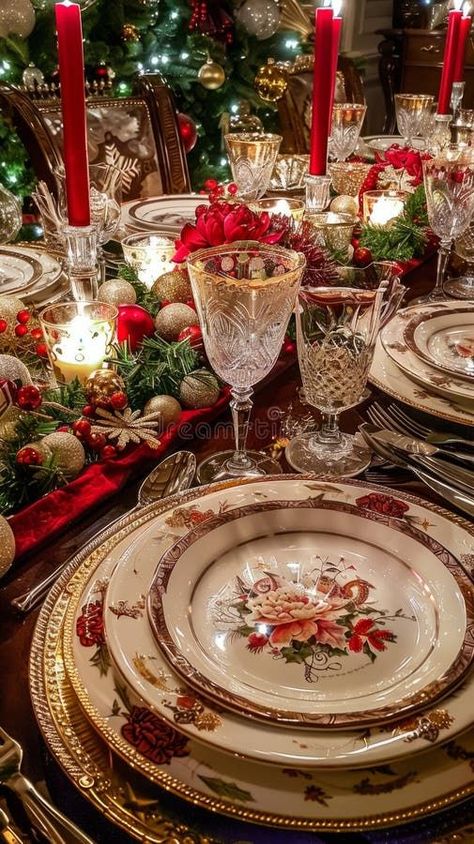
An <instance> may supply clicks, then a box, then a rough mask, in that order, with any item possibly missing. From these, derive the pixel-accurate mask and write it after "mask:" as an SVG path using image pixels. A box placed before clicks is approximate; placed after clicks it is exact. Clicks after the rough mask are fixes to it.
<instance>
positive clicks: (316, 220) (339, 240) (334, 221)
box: [305, 211, 355, 255]
mask: <svg viewBox="0 0 474 844" xmlns="http://www.w3.org/2000/svg"><path fill="white" fill-rule="evenodd" d="M305 219H306V220H309V222H310V223H311V224H312V225H313V226H314V228H315V229H317V231H318V234H319V236H320V237H319V239H320V242H321V245H322V246H325V247H326V248H327V249H329V250H330V251H331V252H339V253H341V254H343V255H347V254H348V252H349V246H350V245H351V240H352V234H353V231H354V226H355V219H354V217H352V216H351V215H350V214H336V213H335V212H334V211H327V212H323V213H319V214H306V217H305Z"/></svg>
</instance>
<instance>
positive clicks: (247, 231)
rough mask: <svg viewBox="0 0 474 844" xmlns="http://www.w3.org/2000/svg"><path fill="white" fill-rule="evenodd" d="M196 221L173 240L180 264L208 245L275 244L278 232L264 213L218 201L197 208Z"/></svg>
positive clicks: (174, 258)
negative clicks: (254, 242) (252, 242)
mask: <svg viewBox="0 0 474 844" xmlns="http://www.w3.org/2000/svg"><path fill="white" fill-rule="evenodd" d="M195 213H196V222H195V223H186V225H185V226H184V227H183V229H182V231H181V236H180V238H179V239H178V240H177V241H176V252H175V255H174V257H173V261H175V262H176V263H177V264H180V263H182V262H183V261H184V260H185V259H186V258H187V257H188V255H189V254H190V253H191V252H196V250H198V249H206V248H208V247H210V246H222V245H223V244H225V243H235V241H237V240H256V241H258V242H259V243H278V242H279V241H280V239H281V237H282V233H281V232H280V231H274V230H273V229H272V219H271V217H270V214H267V213H266V212H265V211H264V212H262V213H261V214H255V213H254V212H253V211H251V210H250V208H248V207H247V206H246V205H242V204H234V203H230V202H224V201H217V202H211V204H210V205H199V206H198V207H197V208H196V212H195Z"/></svg>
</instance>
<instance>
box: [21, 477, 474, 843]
mask: <svg viewBox="0 0 474 844" xmlns="http://www.w3.org/2000/svg"><path fill="white" fill-rule="evenodd" d="M298 480H299V481H301V480H304V479H302V478H301V477H299V478H298ZM231 485H234V484H233V483H232V482H231V483H227V484H221V485H219V488H222V489H224V488H226V486H231ZM380 493H381V494H384V493H385V494H389V493H390V490H384V489H380ZM403 497H404V499H405V500H406V501H412V502H413V503H417V499H415V498H412V497H411V496H406V495H404V496H403ZM182 502H183V499H182V497H181V498H179V497H178V498H177V499H175V501H174V503H173V502H168V505H169V506H176V505H177V504H178V503H182ZM431 509H432V510H433V511H435V508H433V507H432V508H431ZM155 510H156V508H154V507H151V508H148V513H146V512H145V513H144V514H143V516H141V517H140V518H139V519H136V518H135V519H134V518H133V517H127V518H126V519H124V520H122V522H121V523H120V525H119V526H118V527H115V528H111V529H109V531H107V532H106V533H105V534H102V535H101V536H100V537H99V538H97V539H96V540H94V541H92V542H91V543H89V545H88V546H86V548H85V549H83V551H82V552H80V553H79V554H78V555H77V557H76V558H75V560H74V561H73V563H72V564H71V566H70V567H69V569H68V570H67V572H66V573H65V574H64V575H63V577H62V578H61V579H60V581H59V582H58V584H57V585H56V586H55V587H54V589H53V592H52V593H51V594H50V596H49V598H48V601H47V603H46V604H45V607H44V609H43V611H42V613H41V616H40V619H39V622H38V626H37V629H36V633H35V637H34V641H33V646H32V656H31V665H30V675H31V688H32V697H33V704H34V708H35V711H36V714H37V718H38V721H39V724H40V726H41V728H42V730H43V733H44V735H45V738H46V740H47V742H48V745H49V746H50V748H51V750H52V751H53V753H55V755H56V756H57V758H58V759H59V761H60V762H61V764H62V765H63V767H64V768H65V770H66V771H67V773H68V774H69V776H71V778H72V779H73V781H74V782H75V783H76V784H77V786H78V787H79V788H81V790H82V791H83V792H84V793H85V796H88V797H89V799H90V800H91V802H93V803H94V804H95V805H99V804H100V806H101V808H102V812H103V813H104V814H105V815H106V816H107V817H109V818H110V819H111V820H113V821H115V822H116V823H120V824H121V825H124V820H123V813H122V814H120V812H118V810H117V806H116V803H117V799H118V797H117V795H120V794H122V795H126V794H127V793H128V792H127V788H126V785H127V783H126V782H124V777H123V775H120V774H118V775H117V776H118V780H117V778H116V779H115V780H112V779H111V770H110V769H108V770H103V769H101V766H100V765H99V766H97V759H98V758H99V757H97V756H96V759H94V757H93V756H91V755H90V754H89V753H88V748H87V746H86V745H85V744H84V742H83V741H82V740H81V733H83V732H84V730H85V731H86V733H85V734H87V736H88V737H90V736H91V735H92V734H91V731H90V727H89V726H88V724H87V719H86V718H85V717H84V718H83V719H81V718H80V717H79V713H78V709H77V707H76V706H75V704H74V701H73V700H72V701H71V699H70V698H69V697H68V694H69V692H70V689H71V687H70V684H69V681H68V678H67V676H66V674H65V673H64V667H66V669H67V673H68V674H69V676H70V678H72V685H73V686H74V689H75V691H76V692H77V693H78V694H79V698H78V699H79V703H80V705H81V707H82V709H83V710H84V712H85V714H86V715H87V718H88V719H90V720H91V722H92V723H93V725H94V727H95V728H96V729H97V730H98V731H99V732H100V735H101V736H102V737H103V739H105V742H106V744H107V745H108V746H109V747H110V748H111V749H113V750H114V751H116V752H117V753H118V754H119V755H121V756H122V757H123V758H124V759H125V760H126V761H127V762H128V763H129V765H130V766H131V767H132V768H135V769H136V770H139V771H141V772H142V773H143V774H144V775H146V776H147V777H148V779H150V780H152V781H153V782H155V783H156V784H158V785H160V786H162V788H163V789H165V790H166V791H169V792H171V793H173V794H176V795H178V796H181V797H183V798H184V799H185V800H188V801H190V802H192V803H194V804H195V805H199V806H201V807H203V808H207V809H210V810H212V811H213V812H221V813H223V814H228V815H231V816H234V817H237V818H240V819H243V820H248V821H254V822H256V823H260V824H267V825H271V826H280V827H282V828H288V829H304V830H313V831H318V830H322V829H325V830H333V831H341V832H342V831H344V830H350V829H352V830H354V829H368V828H376V827H382V826H390V825H394V824H397V823H402V822H407V821H409V820H412V819H414V818H417V817H419V816H421V815H423V814H426V813H427V812H433V811H437V810H440V809H442V808H445V807H446V806H449V805H451V804H453V803H455V802H458V801H460V800H462V799H464V798H466V797H468V796H469V795H470V794H472V793H473V792H474V783H473V782H472V777H471V776H470V769H469V765H468V763H467V762H466V758H469V757H466V756H464V757H462V758H463V762H460V761H459V759H456V760H455V759H453V758H452V757H448V756H446V757H444V755H443V756H442V757H441V758H442V765H441V768H442V772H441V781H442V785H441V783H440V784H439V787H438V786H436V794H435V795H432V797H431V798H430V799H425V800H421V802H420V803H416V804H415V805H411V804H410V806H405V805H402V807H401V808H400V810H395V811H394V810H393V809H391V810H390V811H386V812H379V813H378V814H370V815H368V816H362V817H361V816H357V817H341V818H338V817H336V818H335V817H334V816H332V817H331V816H330V817H328V815H327V813H326V816H324V815H325V812H324V810H321V809H319V806H318V807H317V810H319V815H320V816H319V817H314V816H313V817H309V818H308V817H304V818H298V817H294V816H289V815H279V814H277V813H268V812H261V811H258V810H257V809H255V808H252V806H251V805H249V803H248V802H244V805H242V803H239V802H238V800H241V799H242V798H241V797H240V796H239V797H237V798H236V802H231V801H230V800H229V799H221V798H219V797H217V798H216V797H214V796H212V795H208V794H206V793H203V792H202V791H198V790H196V789H195V788H192V787H190V786H189V785H186V784H183V782H180V781H179V780H176V779H175V778H174V777H173V776H171V775H170V774H169V773H168V772H167V770H166V767H167V766H166V765H165V766H161V767H159V766H157V765H156V764H153V763H151V762H149V761H148V760H147V759H145V758H144V757H143V756H142V755H141V754H140V753H139V752H137V751H136V750H135V748H133V747H131V746H130V745H129V744H127V742H125V741H123V740H121V739H120V738H118V737H117V733H116V732H115V731H114V730H112V729H111V727H110V724H109V720H110V715H109V716H108V717H105V718H104V717H102V716H100V715H99V713H98V712H97V711H96V710H95V708H94V706H93V705H92V704H91V702H90V700H89V698H88V695H87V693H86V692H85V690H84V689H81V687H80V685H79V686H77V682H75V679H76V681H77V677H76V678H75V669H74V665H71V664H70V638H71V634H72V631H71V628H70V624H69V626H68V619H69V621H70V620H71V618H74V614H75V609H76V607H75V604H77V603H78V602H79V601H80V599H81V594H82V590H83V588H84V587H85V584H86V583H87V581H88V580H89V578H90V577H91V576H92V575H93V573H94V570H95V568H96V567H97V565H98V564H99V562H101V560H102V559H104V558H105V556H106V555H107V554H108V553H109V552H110V550H111V548H112V547H114V545H115V544H116V543H117V542H119V541H121V540H122V539H123V538H124V537H126V535H127V527H129V526H130V525H131V524H135V525H138V524H142V523H143V522H144V521H145V520H146V519H147V518H150V517H152V516H153V514H154V512H155ZM437 511H438V512H439V513H440V514H441V515H443V516H444V517H445V518H446V517H448V518H452V517H451V516H450V514H448V513H446V511H442V510H441V509H440V508H437ZM459 523H460V524H461V525H463V526H464V527H466V523H465V522H463V520H459ZM64 622H66V628H65V629H64V630H63V624H64ZM61 639H63V643H64V651H63V652H61V650H60V646H61ZM63 660H64V662H63ZM69 707H74V708H73V709H72V710H70V709H69ZM69 713H71V717H69ZM73 715H74V717H76V716H77V720H76V721H74V719H73V717H72V716H73ZM468 741H469V745H470V744H472V736H471V738H470V739H469V740H468ZM103 746H104V745H103V743H102V742H100V743H99V744H98V745H97V748H96V749H98V748H99V747H103ZM433 752H435V751H433ZM436 752H437V751H436ZM465 753H468V754H469V750H466V751H465ZM81 754H82V755H81ZM429 756H431V753H430V754H429ZM102 758H103V757H102ZM423 758H424V759H426V757H423ZM445 765H446V771H445V770H444V766H445ZM461 766H462V769H461ZM464 766H466V771H467V775H465V771H464ZM98 767H99V772H98V773H97V768H98ZM412 767H413V768H414V767H415V765H413V766H412ZM421 768H424V769H425V773H426V775H427V776H431V769H430V767H429V766H428V769H427V768H426V762H423V763H421ZM421 768H420V771H421ZM458 768H459V770H458ZM454 770H456V771H458V773H459V776H458V785H457V787H456V788H452V787H451V789H450V790H445V783H449V782H452V781H453V777H452V776H451V777H450V776H449V772H450V771H451V773H452V775H454ZM168 771H169V767H168ZM365 773H368V772H365ZM416 773H417V772H412V773H411V774H410V778H409V780H408V782H414V780H416V779H417V777H416ZM360 775H361V771H360V770H359V772H358V773H357V776H358V777H359V776H360ZM96 776H98V777H99V779H97V781H96V779H95V777H96ZM437 776H440V772H439V771H438V774H437ZM413 778H414V779H413ZM290 782H292V780H291V781H290ZM319 782H320V778H319V777H318V783H319ZM406 785H407V783H406V782H405V783H398V782H393V783H391V784H390V785H389V787H388V788H385V791H384V790H383V789H382V790H381V791H380V792H378V791H377V792H376V793H377V794H379V796H380V794H384V793H387V791H388V792H392V791H394V790H395V792H396V791H397V789H400V788H404V787H405V786H406ZM364 788H365V786H364ZM420 788H421V787H420V786H419V785H417V786H416V788H414V789H413V791H414V793H416V799H417V800H418V799H419V797H418V795H419V793H420ZM421 792H422V789H421ZM351 793H352V801H353V803H354V806H358V805H359V804H360V798H358V797H357V796H356V795H357V793H359V794H360V793H362V792H360V791H359V792H357V788H354V789H352V791H350V790H349V789H348V795H350V794H351ZM363 793H368V794H370V793H371V792H370V791H369V792H367V791H364V792H363ZM373 795H374V792H372V796H373ZM244 797H245V795H244ZM309 799H311V800H313V799H316V798H315V797H311V798H309V797H308V800H309ZM410 800H411V798H410ZM118 802H119V805H120V800H119V801H118ZM128 802H130V801H128ZM252 802H253V801H250V804H251V803H252ZM319 802H320V805H323V804H322V803H321V801H319ZM370 802H372V805H374V807H375V803H374V802H373V801H370ZM122 803H124V805H125V807H126V804H125V801H124V800H122ZM402 803H403V801H402ZM324 805H328V804H327V803H326V804H324ZM377 805H379V797H377ZM117 815H120V817H118V816H117ZM129 831H131V832H132V834H134V835H136V837H139V835H138V833H137V831H136V828H134V827H131V828H130V830H129ZM149 840H150V841H155V840H161V839H155V838H152V837H150V838H149ZM178 840H182V838H181V839H180V838H179V837H178ZM191 840H194V839H191Z"/></svg>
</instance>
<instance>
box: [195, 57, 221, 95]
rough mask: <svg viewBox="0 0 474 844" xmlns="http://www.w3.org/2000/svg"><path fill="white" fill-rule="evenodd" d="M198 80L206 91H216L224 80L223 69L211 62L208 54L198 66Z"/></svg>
mask: <svg viewBox="0 0 474 844" xmlns="http://www.w3.org/2000/svg"><path fill="white" fill-rule="evenodd" d="M198 80H199V82H200V83H201V85H202V87H203V88H206V89H207V90H208V91H216V90H217V88H221V87H222V85H223V84H224V82H225V70H224V68H223V67H222V65H220V64H218V63H217V62H213V61H212V59H211V57H210V56H208V58H207V61H206V62H205V63H204V64H203V65H202V67H200V68H199V71H198Z"/></svg>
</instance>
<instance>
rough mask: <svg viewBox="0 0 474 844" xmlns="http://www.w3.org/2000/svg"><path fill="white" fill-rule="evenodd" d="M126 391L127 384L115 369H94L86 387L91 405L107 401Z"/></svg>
mask: <svg viewBox="0 0 474 844" xmlns="http://www.w3.org/2000/svg"><path fill="white" fill-rule="evenodd" d="M124 390H125V382H124V380H123V378H121V377H120V375H117V373H116V372H115V370H114V369H94V371H93V372H91V374H90V375H89V377H88V379H87V381H86V386H85V391H86V396H87V400H88V401H89V402H90V403H91V404H97V403H98V402H101V401H107V400H108V399H110V397H111V396H113V394H114V393H118V392H123V391H124Z"/></svg>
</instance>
